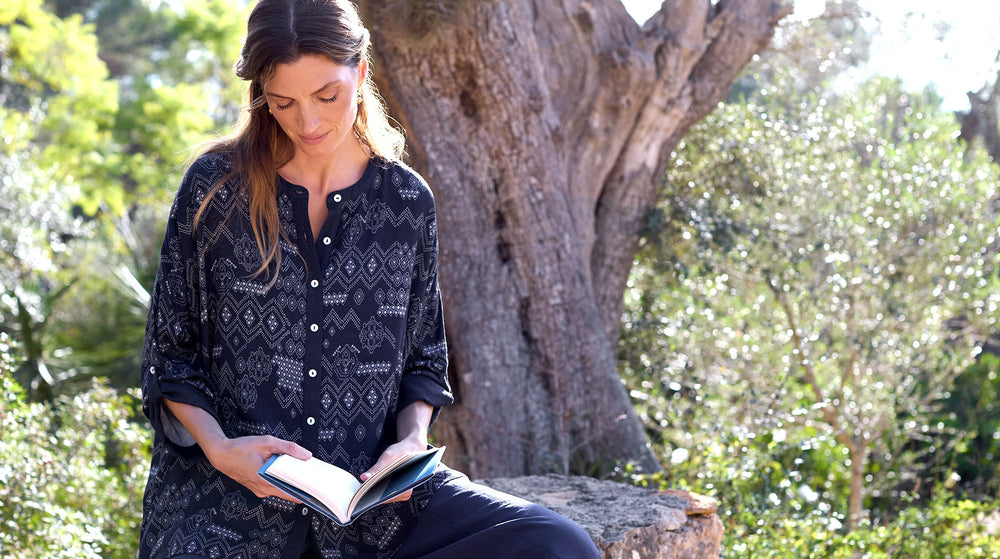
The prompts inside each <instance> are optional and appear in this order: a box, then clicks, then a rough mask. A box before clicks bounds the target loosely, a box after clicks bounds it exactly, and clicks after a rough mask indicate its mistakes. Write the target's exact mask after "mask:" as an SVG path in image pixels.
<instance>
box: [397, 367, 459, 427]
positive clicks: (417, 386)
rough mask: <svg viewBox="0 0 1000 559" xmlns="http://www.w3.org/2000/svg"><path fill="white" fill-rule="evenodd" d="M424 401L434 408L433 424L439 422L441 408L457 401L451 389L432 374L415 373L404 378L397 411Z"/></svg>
mask: <svg viewBox="0 0 1000 559" xmlns="http://www.w3.org/2000/svg"><path fill="white" fill-rule="evenodd" d="M418 400H419V401H424V402H427V403H428V404H430V405H431V406H433V407H434V413H433V415H431V423H432V424H433V423H434V421H435V420H437V416H438V414H439V413H440V412H441V408H442V407H444V406H447V405H450V404H451V403H452V402H454V401H455V397H454V396H453V395H452V393H451V389H450V388H449V387H448V386H447V385H444V386H442V384H441V382H440V380H439V379H438V378H437V377H436V376H434V375H431V374H430V373H422V372H413V373H410V374H407V375H405V376H404V377H403V380H402V382H401V383H400V386H399V402H398V404H397V406H396V409H397V410H401V409H403V408H405V407H406V406H408V405H410V404H412V403H413V402H416V401H418Z"/></svg>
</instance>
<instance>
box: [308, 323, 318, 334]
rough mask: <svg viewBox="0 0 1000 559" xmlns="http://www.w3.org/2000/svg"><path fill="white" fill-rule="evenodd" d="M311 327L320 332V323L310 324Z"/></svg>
mask: <svg viewBox="0 0 1000 559" xmlns="http://www.w3.org/2000/svg"><path fill="white" fill-rule="evenodd" d="M309 329H310V330H312V331H313V332H319V324H310V325H309Z"/></svg>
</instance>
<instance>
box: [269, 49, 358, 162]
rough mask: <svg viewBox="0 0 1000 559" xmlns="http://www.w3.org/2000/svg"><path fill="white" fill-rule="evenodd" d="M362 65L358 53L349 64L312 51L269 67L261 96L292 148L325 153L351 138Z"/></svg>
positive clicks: (299, 151) (318, 154) (308, 153)
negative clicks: (354, 62)
mask: <svg viewBox="0 0 1000 559" xmlns="http://www.w3.org/2000/svg"><path fill="white" fill-rule="evenodd" d="M367 71H368V64H367V62H366V61H365V60H364V59H362V60H361V64H359V65H358V67H357V68H352V67H350V66H341V65H340V64H337V63H336V62H333V61H332V60H330V59H329V58H327V57H325V56H321V55H317V54H306V55H303V56H302V57H300V58H299V59H298V60H296V61H295V62H292V63H291V64H279V65H278V66H277V67H276V68H275V71H274V76H272V77H271V79H270V80H268V81H267V83H265V84H264V96H265V97H266V99H267V105H268V108H269V109H270V111H271V115H272V116H274V119H275V120H277V121H278V126H280V127H281V129H282V130H284V132H285V134H286V135H287V136H288V138H289V139H291V140H292V143H293V144H294V145H295V151H296V152H297V154H302V155H305V156H308V157H324V156H330V155H334V154H336V153H337V152H338V151H339V150H340V149H341V147H343V146H345V145H348V144H347V142H353V141H356V140H355V138H354V134H353V127H354V119H355V118H356V117H357V114H358V89H359V88H360V87H361V84H362V83H363V82H364V79H365V73H366V72H367ZM345 140H346V142H345Z"/></svg>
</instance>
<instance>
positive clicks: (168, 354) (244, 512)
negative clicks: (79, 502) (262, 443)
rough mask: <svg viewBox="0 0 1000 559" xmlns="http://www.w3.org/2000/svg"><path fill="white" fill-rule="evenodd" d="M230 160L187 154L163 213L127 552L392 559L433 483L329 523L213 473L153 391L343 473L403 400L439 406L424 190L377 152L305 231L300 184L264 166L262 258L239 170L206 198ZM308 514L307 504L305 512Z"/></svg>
mask: <svg viewBox="0 0 1000 559" xmlns="http://www.w3.org/2000/svg"><path fill="white" fill-rule="evenodd" d="M229 170H230V160H229V157H228V156H227V155H225V154H221V153H211V154H206V155H203V156H201V157H199V158H198V159H197V160H196V161H195V162H194V163H193V164H192V165H191V167H190V168H189V169H188V171H187V173H185V176H184V180H183V181H182V183H181V187H180V189H179V191H178V193H177V197H176V199H175V201H174V204H173V206H172V208H171V213H170V219H169V221H168V225H167V231H166V235H165V238H164V242H163V249H162V252H161V259H160V267H159V270H158V272H157V278H156V283H155V285H154V289H153V294H152V301H151V305H150V312H149V318H148V321H147V327H146V341H145V346H144V349H143V361H142V391H143V411H144V412H145V413H146V415H147V416H148V417H149V419H150V421H151V423H152V425H153V429H154V433H155V435H154V445H153V456H152V463H151V468H150V475H149V480H148V482H147V486H146V493H145V496H144V502H143V523H142V535H141V542H140V553H139V556H140V557H170V556H172V555H176V554H183V553H190V554H195V555H201V556H205V557H226V558H229V557H242V558H247V559H251V558H257V557H261V558H263V557H267V558H284V557H298V556H299V554H300V552H301V550H302V549H303V548H304V547H305V546H306V545H307V544H309V545H312V546H314V547H315V548H316V549H318V550H320V552H321V555H322V556H323V557H337V558H347V557H391V556H392V555H393V553H394V551H395V549H397V548H398V547H399V545H400V544H401V538H403V537H405V534H406V533H407V530H408V527H409V526H412V524H413V522H415V520H416V518H417V516H418V515H419V512H420V508H421V503H425V502H426V501H427V499H429V496H430V494H432V493H433V488H434V486H435V485H434V484H433V483H432V484H427V485H426V486H425V487H424V488H422V489H421V492H422V493H418V494H417V495H418V496H419V498H415V499H411V501H409V502H406V503H394V504H390V505H386V506H383V507H378V508H376V509H374V510H373V511H370V512H369V513H368V514H366V515H365V516H364V517H363V518H361V519H359V520H358V521H357V522H355V523H354V524H352V525H351V526H348V527H340V526H337V525H335V524H332V523H330V522H328V521H326V520H325V518H324V517H322V516H318V515H314V514H312V513H311V512H309V511H308V509H304V508H303V507H301V506H297V505H294V504H293V503H291V502H289V501H284V500H282V499H277V498H273V497H269V498H266V499H260V498H258V497H256V496H255V495H253V493H252V492H250V491H249V490H247V489H245V488H244V487H243V486H241V485H239V484H238V483H236V482H234V481H232V480H231V479H229V478H227V477H226V476H225V475H223V474H221V473H220V472H218V471H217V470H215V469H214V468H213V467H212V465H211V464H210V463H209V462H208V460H207V459H206V458H205V456H204V454H203V453H202V452H201V450H200V449H199V448H198V447H197V445H195V444H194V440H193V438H192V437H191V436H190V434H189V433H187V432H186V431H185V429H184V427H183V426H182V425H181V424H180V423H179V422H178V421H176V419H174V418H173V417H172V416H171V415H170V414H169V412H168V411H167V409H166V407H165V406H164V405H163V399H164V398H169V399H171V400H174V401H178V402H183V403H187V404H192V405H196V406H199V407H201V408H203V409H205V410H207V411H208V412H209V413H211V414H212V415H213V416H215V417H216V418H217V419H218V421H219V424H220V425H221V426H222V429H223V431H224V432H225V433H226V434H227V436H230V437H239V436H245V435H262V434H268V435H273V436H275V437H279V438H282V439H288V440H292V441H295V442H297V443H298V444H300V445H302V446H304V447H305V448H307V449H309V450H311V451H312V452H313V454H314V455H315V456H317V457H319V458H321V459H323V460H326V461H328V462H332V463H334V464H336V465H338V466H340V467H342V468H344V469H346V470H348V471H350V472H351V473H352V474H354V475H355V476H357V475H360V473H361V472H363V471H365V470H366V469H368V468H369V467H370V466H371V465H372V464H373V463H374V462H375V460H376V459H377V458H378V456H379V455H380V454H381V452H382V451H383V450H384V449H385V447H387V446H388V445H389V444H391V443H393V442H395V441H396V433H395V421H396V414H397V412H398V410H400V409H402V408H403V407H406V406H407V405H409V404H410V403H412V402H414V401H416V400H424V401H426V402H428V403H429V404H431V405H433V406H435V408H436V409H437V408H439V407H441V406H444V405H447V404H449V403H451V401H452V395H451V391H450V388H449V386H448V381H447V348H446V345H445V332H444V322H443V314H442V309H441V297H440V292H439V290H438V283H437V250H438V243H437V227H436V222H435V215H434V200H433V197H432V195H431V192H430V189H429V188H428V187H427V185H426V184H425V183H424V181H423V179H422V178H420V177H419V175H417V174H416V173H415V172H413V171H412V170H411V169H409V168H408V167H406V166H405V165H403V164H402V163H399V162H394V161H393V162H390V161H386V160H382V159H377V158H376V159H372V160H371V161H370V162H369V165H368V167H367V169H366V170H365V173H364V175H363V177H362V178H361V179H360V180H359V181H358V182H357V183H356V184H354V185H352V186H350V187H348V188H346V189H343V190H340V191H337V192H335V193H331V194H330V196H329V197H328V198H327V206H328V209H329V217H328V219H327V221H326V222H325V223H324V224H323V227H322V229H321V232H320V235H319V238H317V239H313V238H312V228H311V227H310V226H309V218H308V205H307V204H308V196H309V194H308V192H307V191H306V189H305V188H302V187H300V186H297V185H293V184H290V183H288V182H287V181H285V180H284V179H282V178H281V177H276V183H275V185H276V192H275V196H276V201H277V207H278V215H279V220H280V222H281V227H282V233H283V237H282V241H281V243H280V250H281V263H280V266H274V265H272V266H271V269H270V270H267V271H266V272H265V273H262V274H256V272H257V270H258V269H259V267H260V264H261V258H260V253H259V251H258V249H257V245H256V242H255V240H254V237H253V233H252V230H251V228H250V221H249V204H248V200H247V196H246V193H245V192H244V191H243V189H242V188H241V185H240V183H239V180H238V179H237V178H233V179H230V180H229V181H228V182H227V183H226V184H225V185H224V186H223V187H222V188H221V189H220V191H219V192H218V194H217V195H216V196H215V197H213V198H212V201H211V202H210V203H209V205H208V207H207V209H206V211H205V212H204V214H203V216H202V219H201V221H200V222H199V223H198V225H197V227H195V224H194V216H195V213H196V212H197V210H198V208H199V206H200V205H201V202H202V201H203V200H204V199H205V196H206V194H207V193H208V191H209V190H210V189H211V188H212V187H213V186H214V185H215V184H216V183H217V182H218V181H219V180H221V178H223V177H224V176H225V175H227V174H228V172H229ZM303 513H304V514H303Z"/></svg>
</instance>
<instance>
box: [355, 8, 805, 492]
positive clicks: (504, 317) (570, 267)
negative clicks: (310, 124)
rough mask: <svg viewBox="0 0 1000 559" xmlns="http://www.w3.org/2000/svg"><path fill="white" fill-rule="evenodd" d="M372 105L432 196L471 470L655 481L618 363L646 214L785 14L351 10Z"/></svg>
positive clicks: (460, 427) (456, 458) (461, 462)
mask: <svg viewBox="0 0 1000 559" xmlns="http://www.w3.org/2000/svg"><path fill="white" fill-rule="evenodd" d="M362 11H363V13H364V16H365V18H366V20H367V22H368V24H369V26H370V27H371V29H372V32H373V42H374V45H375V49H376V51H375V52H376V56H377V64H376V76H377V79H378V81H379V85H380V88H381V91H382V94H383V95H384V96H385V97H386V99H387V101H388V103H389V105H390V107H391V109H392V111H393V112H394V114H395V115H396V117H397V118H398V119H399V120H400V121H401V122H402V123H403V124H404V125H405V127H406V128H407V130H408V140H409V148H410V153H411V158H412V163H413V164H414V166H415V167H416V168H417V170H419V171H420V172H421V173H422V174H423V175H424V176H425V177H426V178H427V180H428V182H429V183H430V184H431V187H432V189H433V190H434V191H435V193H436V195H437V206H438V222H439V231H440V243H441V258H440V278H441V284H442V292H443V296H444V303H445V314H446V320H447V325H448V331H449V334H448V340H449V344H450V348H451V374H452V380H453V387H454V389H455V391H456V396H457V405H456V406H455V407H453V408H452V409H451V410H448V411H447V412H446V413H445V414H442V417H441V419H440V420H439V423H438V425H437V426H436V427H435V434H436V437H437V438H438V439H439V440H440V441H441V442H443V443H445V444H447V445H448V446H449V455H450V456H451V457H452V458H451V461H452V463H453V465H455V466H457V467H459V468H461V469H463V470H465V471H466V472H468V473H470V474H471V475H472V476H475V477H491V476H510V475H520V474H527V473H545V472H563V473H566V472H583V473H599V472H603V471H606V470H607V469H609V468H611V467H612V466H614V465H615V463H616V462H617V461H619V460H632V461H634V462H636V463H637V464H639V465H640V466H642V467H643V468H645V469H646V470H647V471H652V470H656V469H659V464H658V462H657V460H656V458H655V457H654V456H653V454H652V453H651V452H650V450H649V445H648V441H647V438H646V436H645V433H644V432H643V430H642V426H641V424H640V422H639V421H638V418H637V417H636V414H635V412H634V410H633V407H632V404H631V402H630V401H629V397H628V395H627V394H626V392H625V390H624V388H623V386H622V384H621V382H620V380H619V377H618V373H617V368H616V365H615V348H616V346H617V342H618V333H619V321H620V316H621V305H622V297H623V293H624V289H625V283H626V281H627V278H628V274H629V270H630V268H631V266H632V261H633V258H634V257H635V253H636V251H637V250H638V240H639V232H640V229H641V227H642V225H643V220H644V217H645V216H646V214H647V212H648V211H649V210H650V209H651V208H652V207H653V206H654V204H655V201H656V191H657V186H658V184H659V182H660V177H661V176H662V173H663V171H664V169H665V168H666V165H667V163H668V161H669V158H670V153H671V151H672V149H673V148H674V146H675V145H676V144H677V142H678V141H679V140H680V138H681V137H682V136H683V134H684V133H685V131H686V130H687V129H688V127H690V126H691V125H692V124H693V123H694V122H696V121H697V120H698V119H700V118H701V117H703V116H704V115H705V114H707V113H708V112H709V111H711V110H712V108H714V107H715V106H716V104H717V103H718V102H719V101H720V100H721V99H723V98H724V96H725V95H726V93H727V92H728V91H729V89H730V86H731V85H732V83H733V81H734V80H735V79H736V77H737V76H738V74H739V72H740V70H741V69H742V68H743V67H744V66H745V65H746V64H747V62H749V60H750V58H751V57H752V56H753V54H754V53H756V52H758V51H759V50H760V49H761V48H763V47H764V46H765V45H766V44H767V42H768V41H769V40H770V38H771V35H772V33H773V29H774V27H775V26H776V25H777V22H778V21H779V19H780V18H781V17H783V16H784V15H786V14H787V13H788V12H789V11H790V8H789V7H788V6H786V5H783V4H782V3H781V2H780V1H779V0H720V1H716V2H711V1H709V0H671V1H667V2H664V4H663V6H662V7H661V9H660V11H659V13H657V14H656V15H655V16H653V17H652V18H651V19H650V20H649V21H648V22H647V23H646V24H645V25H644V26H642V27H640V26H639V25H638V24H637V23H636V22H635V21H634V20H633V19H632V17H631V16H629V14H628V13H627V12H626V11H625V8H624V7H623V6H622V4H621V2H620V1H619V0H589V1H588V0H435V1H429V0H387V1H378V2H376V1H370V2H362Z"/></svg>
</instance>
